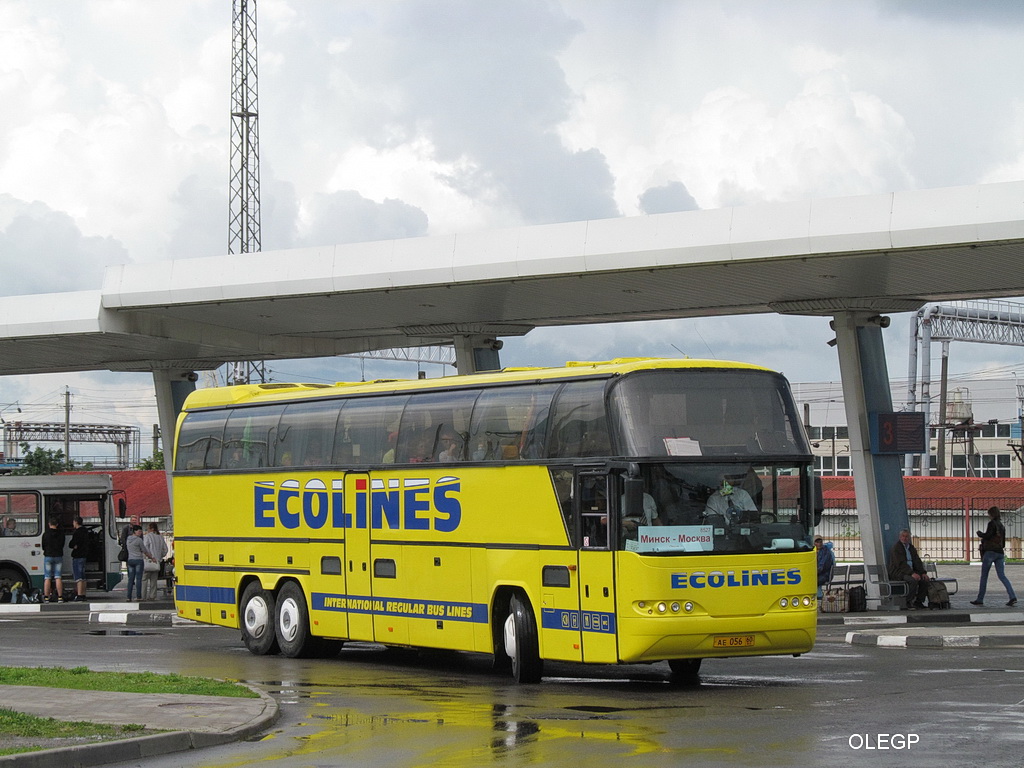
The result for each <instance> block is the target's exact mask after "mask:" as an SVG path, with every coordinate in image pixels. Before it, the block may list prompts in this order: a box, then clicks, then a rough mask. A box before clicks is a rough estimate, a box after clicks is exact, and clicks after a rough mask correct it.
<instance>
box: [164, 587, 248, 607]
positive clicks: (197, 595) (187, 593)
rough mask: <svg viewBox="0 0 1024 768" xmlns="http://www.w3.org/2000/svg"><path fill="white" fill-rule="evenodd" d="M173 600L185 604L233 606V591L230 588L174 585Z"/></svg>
mask: <svg viewBox="0 0 1024 768" xmlns="http://www.w3.org/2000/svg"><path fill="white" fill-rule="evenodd" d="M174 599H175V600H181V601H183V602H186V603H217V604H218V605H221V604H223V605H234V604H235V590H234V588H232V587H198V586H191V585H184V584H176V585H175V586H174Z"/></svg>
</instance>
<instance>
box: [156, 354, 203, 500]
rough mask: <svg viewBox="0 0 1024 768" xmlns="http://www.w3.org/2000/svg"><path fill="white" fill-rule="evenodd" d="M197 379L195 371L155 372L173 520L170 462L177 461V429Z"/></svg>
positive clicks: (158, 412)
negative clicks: (175, 456) (175, 446)
mask: <svg viewBox="0 0 1024 768" xmlns="http://www.w3.org/2000/svg"><path fill="white" fill-rule="evenodd" d="M197 379H198V377H197V376H196V374H195V371H189V370H184V369H181V368H161V369H159V370H155V371H153V387H154V389H155V390H156V412H157V417H158V419H159V421H160V437H161V440H162V443H163V450H164V471H165V472H166V473H167V496H168V498H169V500H170V502H171V519H172V520H173V518H174V497H173V495H172V491H171V469H172V466H171V462H173V461H174V427H175V425H176V424H177V421H178V414H179V413H181V409H182V406H184V405H185V398H186V397H188V396H189V394H191V393H192V392H194V391H195V388H196V380H197Z"/></svg>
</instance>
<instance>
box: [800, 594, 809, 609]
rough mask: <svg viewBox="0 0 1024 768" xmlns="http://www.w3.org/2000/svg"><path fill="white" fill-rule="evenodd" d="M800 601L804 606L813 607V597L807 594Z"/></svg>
mask: <svg viewBox="0 0 1024 768" xmlns="http://www.w3.org/2000/svg"><path fill="white" fill-rule="evenodd" d="M800 602H801V603H802V604H803V606H804V608H810V607H811V598H810V597H808V596H807V595H804V599H803V600H801V601H800Z"/></svg>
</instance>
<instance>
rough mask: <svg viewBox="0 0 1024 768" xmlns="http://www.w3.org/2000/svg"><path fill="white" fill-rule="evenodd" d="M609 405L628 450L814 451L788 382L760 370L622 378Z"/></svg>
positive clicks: (692, 452) (643, 374)
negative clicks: (808, 444)
mask: <svg viewBox="0 0 1024 768" xmlns="http://www.w3.org/2000/svg"><path fill="white" fill-rule="evenodd" d="M610 397H611V408H612V413H613V415H614V419H615V421H616V423H617V427H618V431H619V433H620V434H621V435H622V440H623V447H624V450H625V453H626V455H628V456H728V455H758V454H761V455H773V454H775V455H793V454H797V453H809V452H810V449H809V447H808V446H807V443H806V440H805V438H804V435H803V430H802V428H801V427H800V424H799V421H798V419H797V415H796V412H795V408H794V405H793V399H792V396H791V395H790V392H789V386H788V384H786V380H785V379H784V378H782V377H781V376H779V375H778V374H774V373H770V372H767V371H755V370H700V369H694V370H689V371H678V370H676V371H671V370H666V371H645V372H640V373H632V374H629V375H627V376H624V377H622V379H620V380H619V381H618V382H617V383H616V384H615V385H614V386H613V387H612V389H611V394H610Z"/></svg>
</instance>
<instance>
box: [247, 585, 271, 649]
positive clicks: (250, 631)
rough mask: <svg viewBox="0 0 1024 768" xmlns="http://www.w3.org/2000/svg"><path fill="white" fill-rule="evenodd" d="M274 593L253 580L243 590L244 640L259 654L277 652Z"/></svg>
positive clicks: (249, 647)
mask: <svg viewBox="0 0 1024 768" xmlns="http://www.w3.org/2000/svg"><path fill="white" fill-rule="evenodd" d="M274 625H275V620H274V594H273V593H272V592H268V591H267V590H265V589H263V587H262V586H261V585H260V583H259V582H258V581H254V582H251V583H250V584H249V586H247V587H246V588H245V591H244V592H242V642H244V643H245V647H246V648H248V649H249V652H250V653H254V654H256V655H257V656H265V655H267V654H273V653H277V651H278V647H277V633H276V632H275V630H274Z"/></svg>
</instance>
